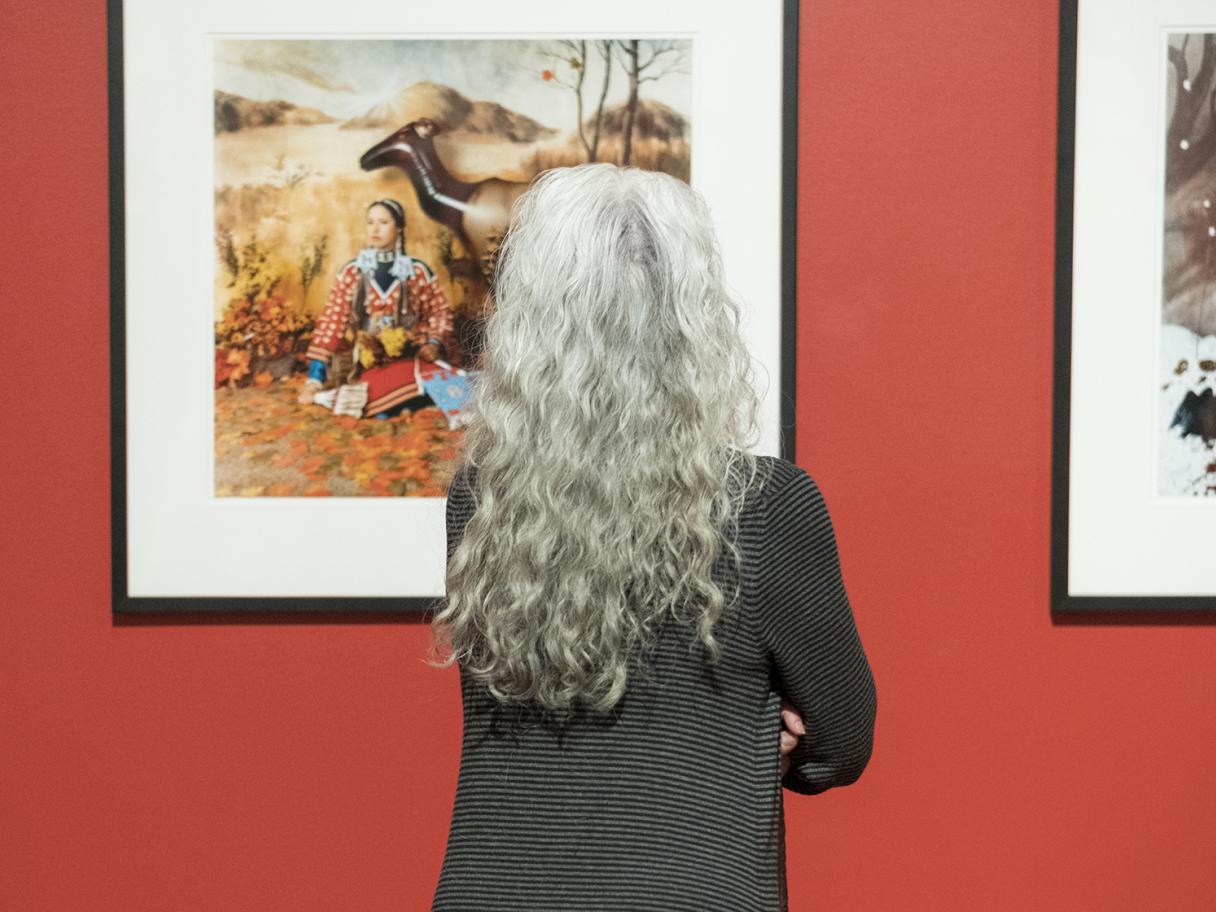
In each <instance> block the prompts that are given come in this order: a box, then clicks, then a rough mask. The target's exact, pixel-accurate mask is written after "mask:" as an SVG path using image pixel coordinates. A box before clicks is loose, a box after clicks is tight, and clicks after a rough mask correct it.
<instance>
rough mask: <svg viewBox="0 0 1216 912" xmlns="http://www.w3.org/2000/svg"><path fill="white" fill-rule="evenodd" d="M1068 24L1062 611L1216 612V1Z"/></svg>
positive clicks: (1057, 591) (1056, 483) (1088, 11)
mask: <svg viewBox="0 0 1216 912" xmlns="http://www.w3.org/2000/svg"><path fill="white" fill-rule="evenodd" d="M1060 22H1061V37H1060V135H1059V142H1060V155H1059V162H1060V171H1059V190H1058V203H1057V205H1058V209H1057V238H1056V243H1057V274H1056V308H1057V309H1056V389H1055V447H1054V460H1053V462H1054V465H1053V509H1052V572H1051V578H1052V607H1053V610H1055V611H1057V612H1145V611H1147V612H1161V611H1166V612H1211V611H1216V560H1214V559H1213V556H1214V555H1213V552H1214V549H1216V8H1213V6H1212V4H1211V3H1210V2H1201V0H1157V2H1153V3H1127V4H1111V3H1100V2H1096V0H1080V2H1079V3H1078V2H1077V0H1065V2H1063V4H1062V9H1061V17H1060Z"/></svg>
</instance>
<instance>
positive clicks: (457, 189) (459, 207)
mask: <svg viewBox="0 0 1216 912" xmlns="http://www.w3.org/2000/svg"><path fill="white" fill-rule="evenodd" d="M438 132H439V125H438V124H436V123H435V121H433V120H430V119H429V118H423V119H420V120H414V121H411V122H410V123H408V124H406V125H405V126H404V127H402V128H401V129H399V130H397V131H396V132H394V133H393V134H392V135H391V136H388V137H387V138H385V139H384V140H382V141H381V142H378V143H376V145H374V146H372V147H371V148H370V149H368V150H367V151H366V152H364V153H363V156H362V157H361V158H360V159H359V166H360V167H361V168H362V169H363V170H364V171H374V170H376V169H377V168H388V167H396V168H400V169H401V170H402V171H404V172H405V175H406V177H408V178H409V180H410V183H411V184H413V185H414V190H415V191H416V192H417V194H418V204H419V205H420V206H421V207H422V211H423V212H425V213H426V214H427V215H428V216H430V217H431V218H432V219H434V220H435V221H437V222H439V223H440V224H441V225H446V226H447V227H448V228H450V229H451V230H452V231H454V232H455V233H456V235H457V236H458V237H459V238H460V240H461V242H462V243H463V244H464V246H465V249H466V250H468V251H469V253H470V254H472V256H473V257H474V258H475V259H476V260H478V261H480V262H482V263H485V262H487V261H489V260H492V258H493V255H494V252H495V248H496V247H497V243H498V241H499V240H500V239H501V238H502V234H503V232H504V231H505V230H506V227H507V223H508V221H509V220H510V218H511V204H512V203H514V202H515V200H516V198H517V197H518V196H519V195H520V194H521V193H523V192H524V190H526V189H527V188H528V185H527V184H526V183H521V182H519V181H506V180H501V179H499V178H496V177H492V178H489V179H488V180H483V181H478V182H476V183H469V182H467V181H462V180H459V179H458V178H456V177H454V176H453V175H452V174H451V172H449V171H448V169H447V168H445V167H444V165H443V162H441V161H440V160H439V156H438V155H437V154H436V153H435V143H434V140H433V139H432V137H433V136H434V135H435V134H436V133H438Z"/></svg>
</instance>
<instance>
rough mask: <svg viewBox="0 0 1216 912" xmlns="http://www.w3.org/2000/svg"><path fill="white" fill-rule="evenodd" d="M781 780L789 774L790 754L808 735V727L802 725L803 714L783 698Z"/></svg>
mask: <svg viewBox="0 0 1216 912" xmlns="http://www.w3.org/2000/svg"><path fill="white" fill-rule="evenodd" d="M781 724H782V726H783V728H782V730H781V751H780V755H781V778H782V779H784V778H785V774H786V773H787V772H789V768H790V758H789V753H790V751H792V750H793V749H794V745H795V744H797V743H798V739H799V738H801V737H802V736H803V735H805V734H806V726H805V725H803V723H802V714H801V713H800V712H798V710H797V708H796V707H795V706H794V704H793V703H791V702H790V701H789V700H787V699H785V698H784V697H782V698H781Z"/></svg>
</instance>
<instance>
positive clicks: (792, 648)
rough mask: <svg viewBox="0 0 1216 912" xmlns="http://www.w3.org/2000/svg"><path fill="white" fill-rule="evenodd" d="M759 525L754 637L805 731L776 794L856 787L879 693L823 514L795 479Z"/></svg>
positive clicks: (800, 476)
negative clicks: (760, 546) (781, 789)
mask: <svg viewBox="0 0 1216 912" xmlns="http://www.w3.org/2000/svg"><path fill="white" fill-rule="evenodd" d="M764 522H765V531H764V542H765V548H764V550H765V553H764V554H762V555H760V561H759V566H758V571H759V573H758V578H759V584H760V596H761V597H760V605H759V610H758V612H757V628H758V634H759V636H760V640H761V644H762V646H763V647H764V648H765V649H767V651H768V654H769V659H770V662H771V664H772V666H773V668H774V669H775V671H776V674H777V678H778V684H779V686H780V688H781V690H782V691H783V693H784V694H785V696H786V698H787V699H788V700H789V701H790V702H791V703H793V704H794V706H795V707H797V709H798V711H799V712H800V713H801V714H802V718H803V721H804V723H805V725H806V734H805V735H803V736H802V737H801V738H799V739H798V744H797V746H796V747H795V748H794V750H793V751H792V752H791V753H790V768H789V772H788V773H787V774H786V776H785V779H784V780H783V782H782V784H783V785H784V786H785V787H786V788H787V789H790V790H791V791H794V792H798V793H800V794H804V795H815V794H818V793H820V792H823V791H826V790H827V789H830V788H834V787H836V786H841V785H848V784H849V783H852V782H855V781H856V780H857V778H858V777H859V776H860V775H861V773H862V770H864V769H865V767H866V764H867V763H869V760H870V753H871V751H872V749H873V743H874V718H875V714H876V712H877V706H878V702H877V693H876V690H875V687H874V677H873V675H872V673H871V671H870V665H869V662H868V661H867V659H866V654H865V651H864V650H863V648H862V645H861V640H860V638H859V636H858V634H857V627H856V624H855V623H854V620H853V610H852V607H851V606H850V604H849V599H848V596H847V594H846V593H845V587H844V580H843V579H842V577H841V571H840V560H839V556H838V554H837V548H836V536H835V533H834V531H833V528H832V520H831V517H830V516H829V514H828V508H827V504H826V502H825V501H824V498H823V494H822V492H821V491H820V490H819V486H818V485H817V484H816V483H815V481H814V480H813V479H812V478H811V476H810V475H808V474H807V473H806V472H805V471H804V470H803V469H801V468H799V469H797V472H796V474H795V476H794V477H793V478H791V479H790V480H789V481H787V482H785V483H784V485H783V486H782V487H781V488H780V490H778V491H776V492H774V493H773V494H772V495H771V496H770V497H769V501H768V509H767V511H766V514H765V520H764Z"/></svg>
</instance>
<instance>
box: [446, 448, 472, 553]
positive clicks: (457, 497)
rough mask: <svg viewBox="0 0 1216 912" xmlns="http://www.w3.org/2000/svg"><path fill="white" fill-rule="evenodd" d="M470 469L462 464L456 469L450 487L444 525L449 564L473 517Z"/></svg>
mask: <svg viewBox="0 0 1216 912" xmlns="http://www.w3.org/2000/svg"><path fill="white" fill-rule="evenodd" d="M468 476H469V469H468V467H467V466H466V465H464V464H461V465H459V466H457V467H456V472H455V474H454V475H453V476H452V481H451V483H450V484H449V485H448V493H447V502H446V503H445V504H444V525H445V526H446V528H447V539H448V547H447V552H448V563H449V564H450V563H451V562H452V555H453V554H455V553H456V546H457V545H459V544H460V539H461V538H462V537H463V536H464V526H465V523H467V522H468V520H469V516H470V515H472V512H473V511H472V492H471V491H470V489H469V478H468Z"/></svg>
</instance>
